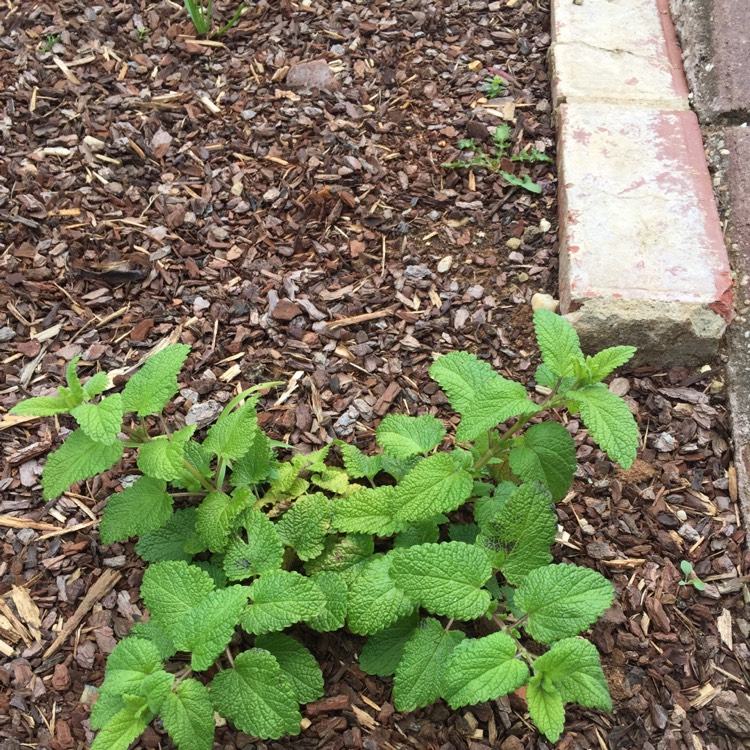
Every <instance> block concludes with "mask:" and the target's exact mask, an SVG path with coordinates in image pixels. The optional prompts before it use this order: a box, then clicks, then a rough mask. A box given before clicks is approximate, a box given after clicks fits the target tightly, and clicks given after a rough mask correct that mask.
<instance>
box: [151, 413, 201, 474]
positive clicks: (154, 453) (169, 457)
mask: <svg viewBox="0 0 750 750" xmlns="http://www.w3.org/2000/svg"><path fill="white" fill-rule="evenodd" d="M194 432H195V425H188V426H187V427H184V428H183V429H181V430H179V431H177V432H175V433H174V434H173V435H172V436H171V437H169V438H168V437H164V436H159V437H157V438H154V439H153V440H151V441H149V442H148V443H144V444H143V445H141V447H140V448H139V449H138V468H139V469H140V470H141V471H142V472H143V473H144V474H146V475H148V476H150V477H155V478H156V479H164V480H165V481H167V482H172V481H174V480H176V479H180V477H181V476H182V475H183V473H184V471H185V468H184V466H183V462H184V460H185V447H186V444H187V442H188V440H190V437H191V436H192V434H193V433H194Z"/></svg>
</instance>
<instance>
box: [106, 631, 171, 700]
mask: <svg viewBox="0 0 750 750" xmlns="http://www.w3.org/2000/svg"><path fill="white" fill-rule="evenodd" d="M162 669H163V664H162V659H161V654H159V650H158V649H157V648H156V646H155V645H154V644H153V643H151V641H147V640H144V639H143V638H134V637H132V636H130V637H128V638H124V639H123V640H121V641H120V642H119V643H118V644H117V645H116V646H115V647H114V649H113V651H112V653H111V654H110V655H109V658H108V659H107V668H106V671H105V673H104V684H103V685H102V690H103V691H107V692H110V693H113V692H114V693H118V694H120V695H123V694H125V693H133V694H136V695H137V694H138V693H139V690H140V687H141V683H142V682H143V680H144V679H145V678H146V677H148V676H149V675H151V674H154V673H155V672H159V671H161V670H162Z"/></svg>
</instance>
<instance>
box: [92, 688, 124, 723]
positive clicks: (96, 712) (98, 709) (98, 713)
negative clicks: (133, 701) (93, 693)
mask: <svg viewBox="0 0 750 750" xmlns="http://www.w3.org/2000/svg"><path fill="white" fill-rule="evenodd" d="M123 708H125V702H124V701H123V699H122V696H121V695H120V694H119V693H116V692H109V691H107V690H106V689H103V690H102V689H100V690H99V694H98V695H97V697H96V702H95V703H94V705H93V706H92V707H91V715H90V717H89V724H90V725H91V728H92V729H101V728H102V727H103V726H105V724H106V723H107V722H108V721H109V720H110V719H111V718H112V717H113V716H114V715H115V714H116V713H118V712H119V711H122V709H123Z"/></svg>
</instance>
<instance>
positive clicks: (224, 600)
mask: <svg viewBox="0 0 750 750" xmlns="http://www.w3.org/2000/svg"><path fill="white" fill-rule="evenodd" d="M249 593H250V589H249V587H247V586H230V587H229V588H226V589H219V590H217V591H212V592H210V593H209V594H208V595H207V596H206V597H205V598H204V599H202V600H201V601H200V602H199V603H198V604H197V605H195V606H194V607H193V608H192V609H191V610H190V611H189V612H187V613H186V614H185V616H184V617H182V618H181V619H180V622H179V625H177V627H176V628H175V630H174V636H173V639H174V645H175V646H176V647H177V649H178V650H179V651H190V652H191V653H192V655H193V656H192V659H191V661H190V665H191V666H192V668H193V669H194V670H196V671H201V670H204V669H208V668H209V667H210V666H211V665H212V664H213V663H214V661H215V660H216V657H217V656H219V654H221V652H222V651H224V648H225V646H226V645H227V644H228V643H229V641H230V640H231V639H232V636H233V635H234V629H235V627H236V626H237V623H239V621H240V615H241V614H242V612H243V611H244V609H245V606H246V605H247V599H248V595H249Z"/></svg>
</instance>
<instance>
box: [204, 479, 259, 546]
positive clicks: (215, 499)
mask: <svg viewBox="0 0 750 750" xmlns="http://www.w3.org/2000/svg"><path fill="white" fill-rule="evenodd" d="M249 498H250V491H249V490H246V489H244V488H242V487H240V488H238V489H236V490H235V491H234V492H233V493H232V496H231V497H230V496H229V495H227V494H225V493H224V492H212V493H210V494H209V495H206V497H204V498H203V501H202V502H201V504H200V505H199V506H198V511H197V514H196V517H195V529H196V531H197V532H198V536H200V538H201V539H202V540H203V542H205V544H206V546H207V547H208V548H209V549H210V550H211V552H223V551H224V549H225V548H226V546H227V543H228V542H229V532H230V531H231V529H232V527H233V522H234V520H235V519H236V518H237V516H239V515H240V513H242V511H243V510H244V509H245V507H246V506H247V501H248V499H249Z"/></svg>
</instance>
